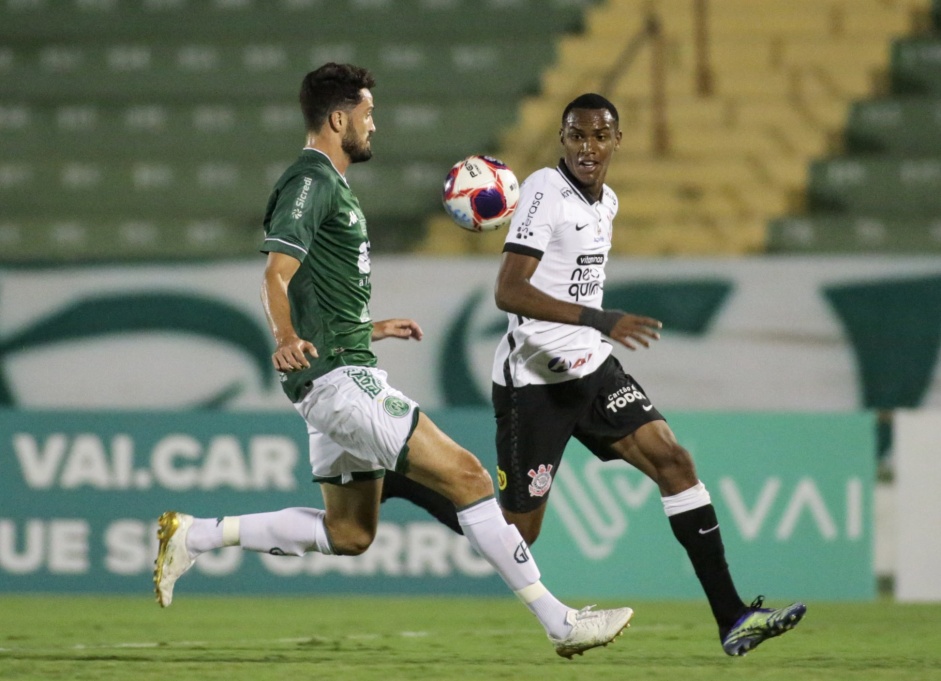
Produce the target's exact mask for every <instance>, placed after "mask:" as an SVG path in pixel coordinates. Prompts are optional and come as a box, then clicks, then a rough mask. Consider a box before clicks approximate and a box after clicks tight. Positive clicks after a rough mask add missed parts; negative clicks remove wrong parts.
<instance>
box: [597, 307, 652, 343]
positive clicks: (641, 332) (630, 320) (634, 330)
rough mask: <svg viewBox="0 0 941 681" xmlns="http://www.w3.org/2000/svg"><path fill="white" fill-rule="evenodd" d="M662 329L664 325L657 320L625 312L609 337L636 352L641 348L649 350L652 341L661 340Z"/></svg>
mask: <svg viewBox="0 0 941 681" xmlns="http://www.w3.org/2000/svg"><path fill="white" fill-rule="evenodd" d="M662 328H663V324H662V323H661V322H660V321H659V320H657V319H653V318H652V317H640V316H638V315H634V314H629V313H627V312H625V313H624V314H623V316H622V317H621V318H620V319H618V321H617V323H616V324H615V325H614V328H613V329H611V333H609V334H608V337H609V338H611V339H612V340H616V341H617V342H618V343H620V344H621V345H623V346H624V347H626V348H627V349H629V350H636V349H637V348H638V347H639V346H643V347H645V348H649V347H650V343H651V342H652V341H658V340H660V329H662Z"/></svg>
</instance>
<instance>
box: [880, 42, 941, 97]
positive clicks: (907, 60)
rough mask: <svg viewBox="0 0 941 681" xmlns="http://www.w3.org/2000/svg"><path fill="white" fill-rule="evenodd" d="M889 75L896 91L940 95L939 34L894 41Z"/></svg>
mask: <svg viewBox="0 0 941 681" xmlns="http://www.w3.org/2000/svg"><path fill="white" fill-rule="evenodd" d="M891 78H892V91H893V92H894V93H896V94H900V95H941V37H932V36H929V37H920V38H906V39H904V40H897V41H895V43H893V45H892V64H891Z"/></svg>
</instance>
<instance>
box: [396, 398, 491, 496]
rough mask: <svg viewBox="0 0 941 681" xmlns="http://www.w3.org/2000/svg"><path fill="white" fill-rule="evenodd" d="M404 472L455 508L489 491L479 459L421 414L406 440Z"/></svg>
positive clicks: (485, 494)
mask: <svg viewBox="0 0 941 681" xmlns="http://www.w3.org/2000/svg"><path fill="white" fill-rule="evenodd" d="M404 470H405V474H406V475H407V476H408V477H409V478H411V479H412V480H415V481H416V482H419V483H421V484H423V485H425V486H426V487H429V488H430V489H433V490H434V491H436V492H438V493H439V494H443V495H444V496H445V497H447V498H448V499H450V500H451V501H452V502H453V503H454V505H455V506H457V507H458V508H460V507H462V506H467V505H468V504H472V503H474V502H475V501H479V500H480V499H481V498H483V497H485V496H488V495H491V494H493V483H492V482H491V480H490V475H489V474H488V473H487V471H486V470H485V469H484V467H483V465H482V464H481V463H480V460H479V459H477V457H476V456H474V455H473V454H471V453H470V452H469V451H468V450H466V449H464V448H463V447H461V446H460V445H459V444H457V443H456V442H455V441H454V440H452V439H451V438H450V437H449V436H448V435H447V434H446V433H445V432H444V431H442V430H441V429H440V428H438V426H436V425H435V424H434V422H433V421H432V420H431V419H430V418H428V416H426V415H425V414H424V413H419V415H418V423H417V425H416V426H415V430H414V432H412V436H411V437H410V438H409V440H408V452H407V454H406V463H405V467H404Z"/></svg>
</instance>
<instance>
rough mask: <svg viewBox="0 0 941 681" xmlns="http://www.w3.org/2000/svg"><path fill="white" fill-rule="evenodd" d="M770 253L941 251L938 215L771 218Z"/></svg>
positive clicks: (929, 252)
mask: <svg viewBox="0 0 941 681" xmlns="http://www.w3.org/2000/svg"><path fill="white" fill-rule="evenodd" d="M767 250H768V252H769V253H775V254H777V253H873V252H878V253H909V254H910V253H918V254H922V255H927V254H938V253H941V218H932V217H923V218H899V217H895V216H883V215H878V216H872V215H868V216H846V215H842V216H834V215H821V214H811V215H800V216H786V217H781V218H777V219H775V220H772V221H771V223H770V225H769V235H768V243H767Z"/></svg>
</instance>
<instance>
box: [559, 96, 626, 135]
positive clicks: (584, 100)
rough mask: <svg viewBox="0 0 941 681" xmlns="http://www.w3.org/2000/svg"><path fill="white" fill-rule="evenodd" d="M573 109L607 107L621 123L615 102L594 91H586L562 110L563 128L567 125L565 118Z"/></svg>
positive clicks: (616, 121) (615, 119) (615, 120)
mask: <svg viewBox="0 0 941 681" xmlns="http://www.w3.org/2000/svg"><path fill="white" fill-rule="evenodd" d="M572 109H607V110H608V111H609V112H610V113H611V116H612V117H613V118H614V122H615V123H620V119H619V118H618V110H617V108H616V107H615V106H614V104H612V103H611V102H610V101H608V99H607V98H605V97H602V96H601V95H597V94H595V93H594V92H586V93H585V94H583V95H579V96H578V97H576V98H575V99H573V100H572V101H571V102H569V103H568V104H567V105H566V107H565V110H563V111H562V127H563V128H564V127H565V119H566V118H567V117H568V115H569V112H570V111H571V110H572Z"/></svg>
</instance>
